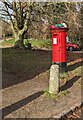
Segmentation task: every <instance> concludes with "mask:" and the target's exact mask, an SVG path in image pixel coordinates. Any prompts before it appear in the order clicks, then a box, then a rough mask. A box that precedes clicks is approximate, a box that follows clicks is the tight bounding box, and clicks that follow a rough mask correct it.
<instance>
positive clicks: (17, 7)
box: [2, 0, 33, 49]
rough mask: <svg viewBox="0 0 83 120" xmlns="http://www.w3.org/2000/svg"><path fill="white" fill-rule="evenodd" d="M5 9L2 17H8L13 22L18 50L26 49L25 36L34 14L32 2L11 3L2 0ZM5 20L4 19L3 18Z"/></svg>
mask: <svg viewBox="0 0 83 120" xmlns="http://www.w3.org/2000/svg"><path fill="white" fill-rule="evenodd" d="M2 2H3V4H4V7H3V9H2V11H4V13H3V14H2V16H8V17H9V19H10V21H11V26H12V30H13V34H14V37H15V45H14V47H15V48H17V47H19V48H22V49H23V48H25V46H24V43H23V38H24V34H25V33H26V32H27V29H28V25H29V20H30V15H31V12H32V4H33V3H32V2H31V1H30V0H29V1H28V2H21V1H20V0H18V2H9V1H8V0H2ZM2 19H3V20H4V17H3V18H2Z"/></svg>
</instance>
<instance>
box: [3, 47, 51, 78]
mask: <svg viewBox="0 0 83 120" xmlns="http://www.w3.org/2000/svg"><path fill="white" fill-rule="evenodd" d="M2 63H3V65H2V70H3V72H6V73H11V74H15V75H16V74H20V75H29V76H31V75H35V74H39V73H41V72H44V71H46V70H48V69H49V68H50V65H51V54H50V55H49V53H47V52H46V51H37V50H36V51H34V50H15V49H12V48H8V49H7V48H3V49H2Z"/></svg>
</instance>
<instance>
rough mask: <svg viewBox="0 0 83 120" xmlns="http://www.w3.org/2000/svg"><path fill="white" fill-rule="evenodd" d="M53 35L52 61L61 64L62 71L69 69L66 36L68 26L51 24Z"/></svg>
mask: <svg viewBox="0 0 83 120" xmlns="http://www.w3.org/2000/svg"><path fill="white" fill-rule="evenodd" d="M50 30H51V35H52V62H53V63H56V64H59V66H60V71H61V72H63V71H65V72H66V71H67V64H66V36H67V33H66V32H67V31H68V28H65V27H56V26H50Z"/></svg>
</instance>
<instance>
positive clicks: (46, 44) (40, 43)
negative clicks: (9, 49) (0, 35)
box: [2, 39, 52, 48]
mask: <svg viewBox="0 0 83 120" xmlns="http://www.w3.org/2000/svg"><path fill="white" fill-rule="evenodd" d="M14 42H15V40H14V39H11V40H4V41H3V42H2V46H6V45H7V46H13V45H14ZM28 43H31V45H32V47H36V48H51V46H52V45H51V44H52V43H51V40H34V39H33V40H31V39H29V40H28V39H24V44H25V45H27V44H28Z"/></svg>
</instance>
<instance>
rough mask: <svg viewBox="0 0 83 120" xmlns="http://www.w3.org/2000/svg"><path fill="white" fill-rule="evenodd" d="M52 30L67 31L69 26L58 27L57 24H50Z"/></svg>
mask: <svg viewBox="0 0 83 120" xmlns="http://www.w3.org/2000/svg"><path fill="white" fill-rule="evenodd" d="M50 30H51V32H62V31H65V32H67V31H68V28H66V27H56V26H55V25H52V26H50Z"/></svg>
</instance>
